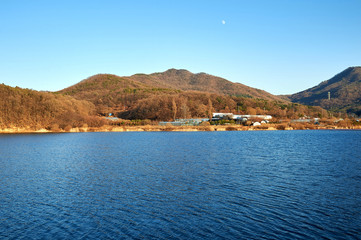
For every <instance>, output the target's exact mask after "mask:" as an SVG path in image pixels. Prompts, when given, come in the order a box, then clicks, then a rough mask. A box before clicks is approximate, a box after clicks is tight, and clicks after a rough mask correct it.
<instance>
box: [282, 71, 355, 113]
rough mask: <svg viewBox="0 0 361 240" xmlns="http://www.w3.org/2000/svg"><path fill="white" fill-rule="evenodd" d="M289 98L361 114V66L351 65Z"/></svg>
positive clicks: (303, 102)
mask: <svg viewBox="0 0 361 240" xmlns="http://www.w3.org/2000/svg"><path fill="white" fill-rule="evenodd" d="M328 92H330V99H328ZM288 98H289V99H290V100H291V101H292V102H297V103H301V104H307V105H313V106H321V107H322V108H325V109H331V110H335V111H344V112H348V113H355V114H357V115H361V67H349V68H347V69H346V70H344V71H342V72H341V73H339V74H337V75H335V76H334V77H333V78H331V79H329V80H327V81H324V82H321V83H320V84H319V85H317V86H315V87H312V88H310V89H307V90H305V91H302V92H299V93H295V94H292V95H289V96H288Z"/></svg>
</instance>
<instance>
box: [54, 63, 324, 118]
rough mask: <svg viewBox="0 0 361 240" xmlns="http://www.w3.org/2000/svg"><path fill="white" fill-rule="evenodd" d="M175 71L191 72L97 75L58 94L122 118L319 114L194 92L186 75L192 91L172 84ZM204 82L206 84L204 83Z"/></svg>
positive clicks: (267, 102)
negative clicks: (226, 113)
mask: <svg viewBox="0 0 361 240" xmlns="http://www.w3.org/2000/svg"><path fill="white" fill-rule="evenodd" d="M176 73H178V75H179V74H180V75H189V76H193V75H194V74H192V73H189V72H188V71H185V70H169V71H167V72H166V73H163V74H154V76H157V77H154V76H153V75H142V74H137V75H133V76H131V77H119V76H116V75H112V74H98V75H94V76H92V77H89V78H87V79H85V80H83V81H81V82H79V83H78V84H75V85H73V86H71V87H69V88H66V89H64V90H62V91H60V92H59V93H61V94H64V95H70V96H72V97H74V98H76V99H79V100H87V101H90V102H92V103H93V104H94V105H95V106H96V109H97V113H98V114H100V115H106V114H108V113H113V114H115V115H116V116H118V117H120V118H124V119H151V120H172V119H176V118H195V117H201V118H206V117H209V116H210V114H211V113H212V112H233V113H243V114H271V115H273V116H275V117H284V118H298V117H299V116H303V115H305V114H306V115H309V116H319V115H320V113H321V109H319V108H307V107H305V106H301V105H299V104H292V103H290V102H287V101H281V100H269V99H262V98H257V97H256V96H253V97H252V96H249V95H247V96H244V95H238V96H234V95H227V94H220V93H213V92H212V91H195V90H194V89H195V88H192V87H190V86H192V82H191V81H190V80H189V79H190V78H189V77H188V78H187V77H184V78H182V79H185V80H184V81H185V86H184V87H182V88H183V89H188V88H189V89H191V90H183V89H177V88H176V87H175V86H176V85H177V84H180V81H182V80H181V77H179V76H178V77H175V78H172V77H170V76H172V75H173V74H176ZM165 75H167V77H165ZM168 75H169V76H168ZM200 75H204V74H200ZM161 76H162V77H161ZM208 76H209V75H207V77H208ZM162 78H166V79H167V81H168V82H171V80H170V79H177V78H178V80H174V83H173V84H166V81H163V80H161V79H162ZM195 79H196V80H195V82H196V83H197V84H194V85H196V86H200V85H201V84H200V80H197V79H198V78H195ZM205 81H206V80H205ZM222 81H223V80H222ZM224 81H227V80H224ZM210 82H212V80H211V81H210ZM204 84H205V85H207V84H206V82H205V83H204ZM227 84H228V81H227ZM171 85H172V86H171ZM180 85H181V84H180ZM187 86H188V87H187ZM221 86H222V85H221ZM223 89H227V88H226V87H224V88H223ZM229 90H231V88H229ZM220 91H222V88H221V89H220ZM225 91H226V90H225Z"/></svg>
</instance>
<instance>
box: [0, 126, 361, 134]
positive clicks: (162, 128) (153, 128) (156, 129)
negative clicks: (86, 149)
mask: <svg viewBox="0 0 361 240" xmlns="http://www.w3.org/2000/svg"><path fill="white" fill-rule="evenodd" d="M280 130H286V131H290V130H361V126H350V127H338V126H316V127H314V128H294V127H292V126H290V127H285V128H282V129H280V128H278V126H277V125H275V126H267V127H266V126H264V127H261V128H260V127H252V126H251V127H250V126H240V125H227V126H224V125H217V126H159V125H156V126H154V125H144V126H122V127H119V126H110V125H106V126H102V127H80V128H71V129H70V130H69V131H65V130H58V131H52V130H47V129H45V128H41V129H38V130H34V129H31V128H19V127H12V128H5V129H0V134H24V133H39V134H44V133H82V132H215V131H219V132H224V131H280Z"/></svg>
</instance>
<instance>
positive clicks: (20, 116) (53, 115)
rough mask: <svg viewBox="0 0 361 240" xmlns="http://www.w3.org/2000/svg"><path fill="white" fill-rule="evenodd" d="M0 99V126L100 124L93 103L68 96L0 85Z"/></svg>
mask: <svg viewBox="0 0 361 240" xmlns="http://www.w3.org/2000/svg"><path fill="white" fill-rule="evenodd" d="M0 100H1V101H0V128H8V127H29V128H31V129H40V128H54V126H56V128H58V127H60V128H63V129H64V128H66V127H67V126H69V127H79V126H82V125H84V124H89V125H94V126H97V125H98V123H99V124H101V123H100V119H98V118H97V117H95V106H94V104H92V103H90V102H88V101H81V100H76V99H74V98H72V97H70V96H63V95H60V94H54V93H49V92H38V91H34V90H30V89H22V88H19V87H15V88H14V87H10V86H7V85H4V84H0ZM97 121H99V122H97Z"/></svg>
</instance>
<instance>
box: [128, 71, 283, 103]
mask: <svg viewBox="0 0 361 240" xmlns="http://www.w3.org/2000/svg"><path fill="white" fill-rule="evenodd" d="M129 79H132V80H135V81H138V82H142V83H144V84H148V85H152V86H158V87H164V88H173V89H180V90H184V91H187V90H195V91H202V92H208V93H216V94H222V95H231V96H238V97H250V98H261V99H266V100H281V99H280V98H279V97H278V96H275V95H272V94H270V93H268V92H266V91H264V90H260V89H256V88H252V87H249V86H246V85H244V84H241V83H234V82H231V81H228V80H226V79H224V78H221V77H217V76H213V75H210V74H207V73H196V74H194V73H191V72H189V71H188V70H185V69H174V68H172V69H169V70H167V71H165V72H158V73H153V74H149V75H147V74H135V75H132V76H130V77H129Z"/></svg>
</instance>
